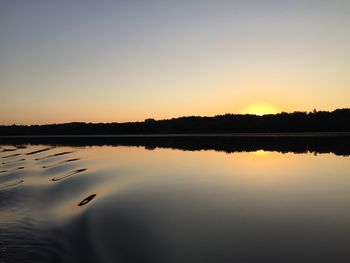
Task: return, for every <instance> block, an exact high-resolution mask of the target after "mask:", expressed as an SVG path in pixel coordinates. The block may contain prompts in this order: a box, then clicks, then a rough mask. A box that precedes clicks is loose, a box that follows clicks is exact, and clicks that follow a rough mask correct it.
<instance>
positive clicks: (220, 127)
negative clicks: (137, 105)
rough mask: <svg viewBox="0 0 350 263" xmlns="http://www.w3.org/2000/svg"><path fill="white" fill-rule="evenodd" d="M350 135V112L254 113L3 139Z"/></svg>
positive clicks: (61, 127) (32, 131)
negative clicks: (55, 136)
mask: <svg viewBox="0 0 350 263" xmlns="http://www.w3.org/2000/svg"><path fill="white" fill-rule="evenodd" d="M283 132H294V133H296V132H350V109H348V108H345V109H337V110H334V111H330V112H329V111H315V110H314V111H312V112H293V113H285V112H282V113H278V114H267V115H263V116H257V115H253V114H225V115H217V116H214V117H201V116H189V117H179V118H172V119H165V120H154V119H146V120H145V121H142V122H124V123H117V122H113V123H84V122H72V123H63V124H46V125H1V126H0V136H14V135H107V134H115V135H118V134H120V135H121V134H195V133H196V134H197V133H198V134H203V133H283Z"/></svg>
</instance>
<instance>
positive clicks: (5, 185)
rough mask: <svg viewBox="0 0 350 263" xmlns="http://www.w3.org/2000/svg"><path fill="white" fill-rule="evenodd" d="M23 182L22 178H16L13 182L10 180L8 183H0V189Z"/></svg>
mask: <svg viewBox="0 0 350 263" xmlns="http://www.w3.org/2000/svg"><path fill="white" fill-rule="evenodd" d="M23 182H24V180H17V181H15V182H10V183H8V184H2V185H0V189H3V188H7V187H12V186H16V185H19V184H21V183H23Z"/></svg>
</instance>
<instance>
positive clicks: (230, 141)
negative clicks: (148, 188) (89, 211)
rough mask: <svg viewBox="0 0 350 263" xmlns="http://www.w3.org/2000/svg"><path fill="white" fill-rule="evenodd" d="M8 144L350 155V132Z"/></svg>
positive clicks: (35, 140) (54, 139)
mask: <svg viewBox="0 0 350 263" xmlns="http://www.w3.org/2000/svg"><path fill="white" fill-rule="evenodd" d="M1 141H2V142H3V143H9V144H17V145H18V144H27V143H31V144H50V145H63V146H92V145H96V146H102V145H110V146H141V147H145V148H146V149H148V150H154V149H156V148H172V149H181V150H187V151H198V150H216V151H223V152H227V153H233V152H253V151H258V150H264V151H277V152H282V153H287V152H294V153H307V152H313V153H316V154H317V153H334V154H336V155H343V156H348V155H350V134H338V136H329V134H324V135H323V136H322V135H318V136H300V135H295V136H272V135H270V136H266V135H264V136H257V135H255V136H248V135H246V136H178V137H176V136H160V137H140V136H135V137H45V138H6V139H5V138H2V139H1Z"/></svg>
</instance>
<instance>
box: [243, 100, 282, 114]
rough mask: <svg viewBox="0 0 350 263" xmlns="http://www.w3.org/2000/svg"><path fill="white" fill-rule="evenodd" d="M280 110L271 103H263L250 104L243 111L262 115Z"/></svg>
mask: <svg viewBox="0 0 350 263" xmlns="http://www.w3.org/2000/svg"><path fill="white" fill-rule="evenodd" d="M278 112H279V111H278V109H277V108H276V107H274V106H272V105H269V104H263V103H259V104H253V105H250V106H248V107H247V108H246V109H245V110H244V111H243V113H245V114H255V115H259V116H262V115H265V114H275V113H278Z"/></svg>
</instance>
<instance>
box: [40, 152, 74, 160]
mask: <svg viewBox="0 0 350 263" xmlns="http://www.w3.org/2000/svg"><path fill="white" fill-rule="evenodd" d="M70 153H73V152H61V153H55V154H51V155H47V156H44V157H41V158H35V160H36V161H41V160H45V159H48V158H51V157H56V156H61V155H66V154H70Z"/></svg>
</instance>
